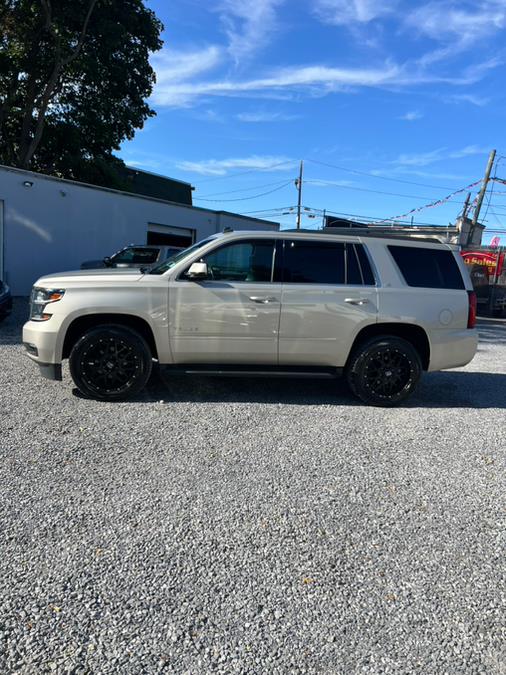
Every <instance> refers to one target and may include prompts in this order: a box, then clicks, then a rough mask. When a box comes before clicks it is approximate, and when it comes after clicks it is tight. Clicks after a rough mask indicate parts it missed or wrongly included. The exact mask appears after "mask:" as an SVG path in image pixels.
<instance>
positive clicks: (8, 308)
mask: <svg viewBox="0 0 506 675" xmlns="http://www.w3.org/2000/svg"><path fill="white" fill-rule="evenodd" d="M11 312H12V296H11V291H10V288H9V287H8V286H7V284H6V283H5V282H4V281H0V321H3V320H4V319H6V318H7V317H8V316H9V314H10V313H11Z"/></svg>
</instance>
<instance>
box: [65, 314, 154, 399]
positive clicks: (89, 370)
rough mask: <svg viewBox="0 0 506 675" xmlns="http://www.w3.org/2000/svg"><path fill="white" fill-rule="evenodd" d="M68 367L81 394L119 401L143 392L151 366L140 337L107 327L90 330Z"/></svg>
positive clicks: (76, 347) (132, 331)
mask: <svg viewBox="0 0 506 675" xmlns="http://www.w3.org/2000/svg"><path fill="white" fill-rule="evenodd" d="M69 366H70V374H71V376H72V379H73V380H74V382H75V384H76V387H77V388H78V389H79V391H80V392H81V393H82V394H84V395H85V396H87V397H89V398H95V399H99V400H101V401H119V400H122V399H125V398H130V397H131V396H134V395H135V394H138V393H139V392H140V391H141V390H142V389H143V388H144V386H145V385H146V383H147V381H148V380H149V376H150V375H151V369H152V366H153V363H152V358H151V351H150V349H149V347H148V345H147V343H146V341H145V340H144V338H143V337H142V336H141V335H139V333H137V332H136V331H134V330H132V329H131V328H127V327H126V326H120V325H114V324H110V325H103V326H96V327H95V328H91V329H90V330H88V331H86V333H84V335H82V336H81V337H80V338H79V340H78V341H77V342H76V344H75V345H74V347H73V348H72V351H71V353H70V357H69Z"/></svg>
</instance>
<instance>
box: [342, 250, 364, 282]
mask: <svg viewBox="0 0 506 675" xmlns="http://www.w3.org/2000/svg"><path fill="white" fill-rule="evenodd" d="M346 283H347V284H352V285H353V286H359V285H360V286H361V285H362V284H363V283H364V282H363V281H362V272H361V271H360V265H359V264H358V258H357V254H356V253H355V247H354V246H353V244H346Z"/></svg>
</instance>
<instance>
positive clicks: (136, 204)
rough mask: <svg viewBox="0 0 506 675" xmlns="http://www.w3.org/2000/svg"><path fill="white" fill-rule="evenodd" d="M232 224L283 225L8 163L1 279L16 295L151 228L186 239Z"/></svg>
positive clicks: (0, 190) (164, 238)
mask: <svg viewBox="0 0 506 675" xmlns="http://www.w3.org/2000/svg"><path fill="white" fill-rule="evenodd" d="M187 187H189V186H187ZM225 227H230V228H232V229H234V230H277V229H279V223H274V222H271V221H266V220H259V219H257V218H248V217H245V216H241V215H238V214H235V213H228V212H227V211H212V210H210V209H203V208H199V207H195V206H191V205H190V204H178V203H175V202H169V201H165V200H162V199H155V198H152V197H146V196H142V195H139V194H133V193H129V192H120V191H118V190H110V189H108V188H101V187H97V186H94V185H86V184H84V183H77V182H74V181H69V180H62V179H59V178H53V177H52V176H45V175H42V174H39V173H33V172H30V171H23V170H21V169H14V168H11V167H6V166H0V279H3V280H4V281H6V282H7V283H8V284H9V286H10V287H11V290H12V293H13V295H28V294H29V292H30V289H31V287H32V285H33V283H34V281H36V280H37V279H38V278H39V277H40V276H42V275H44V274H49V273H51V272H62V271H65V270H71V269H79V266H80V264H81V262H83V261H85V260H93V259H95V260H96V259H101V258H103V257H104V256H106V255H111V254H112V253H114V252H115V251H117V250H118V249H120V248H122V247H123V246H125V245H128V244H132V243H133V244H145V243H148V236H149V233H151V239H152V240H153V236H156V239H157V241H158V243H162V242H163V243H167V244H173V245H176V246H181V245H186V244H188V245H189V244H191V243H193V242H194V241H198V240H199V239H203V238H204V237H207V236H209V235H210V234H213V233H215V232H221V231H222V230H223V229H224V228H225Z"/></svg>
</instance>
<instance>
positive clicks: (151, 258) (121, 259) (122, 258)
mask: <svg viewBox="0 0 506 675" xmlns="http://www.w3.org/2000/svg"><path fill="white" fill-rule="evenodd" d="M181 250H182V249H181V248H179V247H177V246H158V245H148V246H144V245H142V244H141V245H138V246H136V245H134V244H130V246H125V248H122V249H121V250H120V251H118V252H117V253H115V254H114V255H112V256H110V257H109V256H106V257H105V258H103V259H102V260H87V261H86V262H83V263H82V264H81V269H82V270H91V269H100V268H102V267H154V266H155V265H158V264H159V263H162V262H165V260H168V259H169V258H171V257H172V256H173V255H175V254H176V253H179V251H181Z"/></svg>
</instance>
